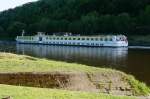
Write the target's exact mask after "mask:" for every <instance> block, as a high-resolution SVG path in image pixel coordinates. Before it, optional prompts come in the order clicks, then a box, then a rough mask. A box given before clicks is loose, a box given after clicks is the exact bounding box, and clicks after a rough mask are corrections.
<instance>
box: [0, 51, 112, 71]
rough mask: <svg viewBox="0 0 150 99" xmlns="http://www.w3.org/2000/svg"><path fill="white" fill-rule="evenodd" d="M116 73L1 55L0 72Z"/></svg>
mask: <svg viewBox="0 0 150 99" xmlns="http://www.w3.org/2000/svg"><path fill="white" fill-rule="evenodd" d="M53 71H64V72H114V70H112V69H104V68H96V67H91V66H86V65H81V64H76V63H72V64H71V63H66V62H58V61H52V60H46V59H39V58H34V57H30V56H23V55H15V54H10V53H0V72H1V73H2V72H6V73H7V72H53Z"/></svg>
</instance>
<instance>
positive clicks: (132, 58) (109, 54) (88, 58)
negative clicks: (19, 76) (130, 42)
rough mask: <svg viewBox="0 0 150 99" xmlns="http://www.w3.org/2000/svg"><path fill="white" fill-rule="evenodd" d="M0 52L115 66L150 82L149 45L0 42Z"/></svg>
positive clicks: (97, 65)
mask: <svg viewBox="0 0 150 99" xmlns="http://www.w3.org/2000/svg"><path fill="white" fill-rule="evenodd" d="M0 51H1V52H12V53H17V54H25V55H30V56H34V57H40V58H47V59H52V60H59V61H66V62H71V63H72V62H73V63H80V64H86V65H90V66H95V67H106V68H114V69H118V70H121V71H124V72H126V73H128V74H132V75H134V76H135V77H136V78H137V79H139V80H141V81H143V82H145V83H147V84H148V85H149V86H150V47H140V46H138V47H129V48H98V47H93V48H92V47H74V46H50V45H24V44H16V43H10V42H7V43H2V42H1V43H0Z"/></svg>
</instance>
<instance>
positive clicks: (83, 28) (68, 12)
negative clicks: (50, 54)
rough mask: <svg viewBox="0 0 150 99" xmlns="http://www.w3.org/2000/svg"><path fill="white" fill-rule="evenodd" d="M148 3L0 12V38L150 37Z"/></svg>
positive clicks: (59, 1) (84, 1)
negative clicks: (66, 34)
mask: <svg viewBox="0 0 150 99" xmlns="http://www.w3.org/2000/svg"><path fill="white" fill-rule="evenodd" d="M149 27H150V1H149V0H39V1H37V2H31V3H27V4H24V5H22V6H20V7H16V8H14V9H9V10H7V11H3V12H0V36H1V38H6V37H7V38H14V37H15V36H16V35H20V34H21V31H22V29H25V30H26V32H28V35H29V33H30V35H32V34H33V33H35V32H36V31H44V32H47V33H52V32H73V33H80V34H82V35H94V34H98V33H106V34H108V33H116V32H117V33H118V34H120V33H121V34H125V35H134V34H136V35H145V34H147V35H148V34H150V28H149Z"/></svg>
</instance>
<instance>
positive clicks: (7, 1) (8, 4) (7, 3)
mask: <svg viewBox="0 0 150 99" xmlns="http://www.w3.org/2000/svg"><path fill="white" fill-rule="evenodd" d="M32 1H37V0H0V11H3V10H7V9H9V8H15V7H16V6H20V5H22V4H25V3H27V2H32Z"/></svg>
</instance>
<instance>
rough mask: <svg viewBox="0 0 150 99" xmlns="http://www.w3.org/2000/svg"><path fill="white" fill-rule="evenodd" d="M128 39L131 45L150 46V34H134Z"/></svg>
mask: <svg viewBox="0 0 150 99" xmlns="http://www.w3.org/2000/svg"><path fill="white" fill-rule="evenodd" d="M128 41H129V46H150V35H132V36H129V37H128Z"/></svg>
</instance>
